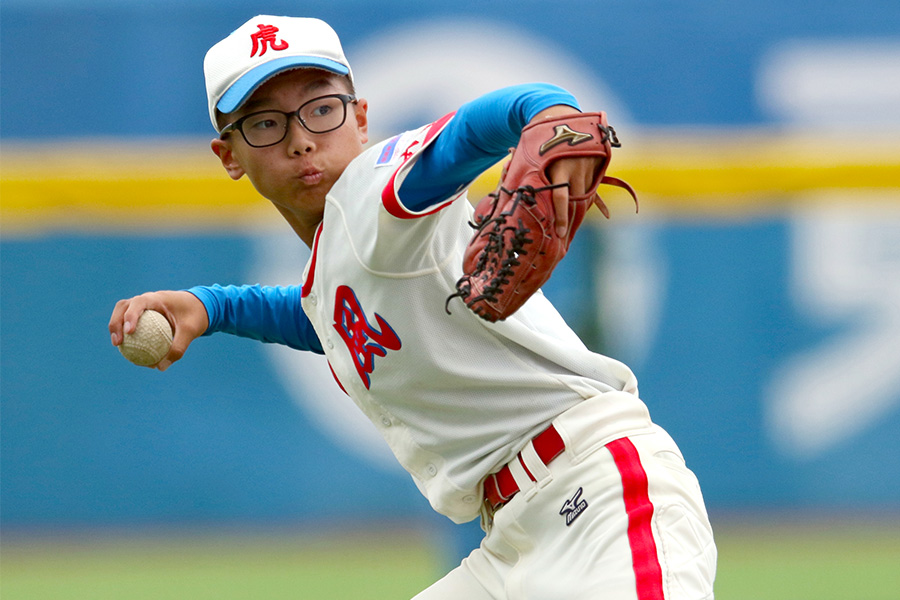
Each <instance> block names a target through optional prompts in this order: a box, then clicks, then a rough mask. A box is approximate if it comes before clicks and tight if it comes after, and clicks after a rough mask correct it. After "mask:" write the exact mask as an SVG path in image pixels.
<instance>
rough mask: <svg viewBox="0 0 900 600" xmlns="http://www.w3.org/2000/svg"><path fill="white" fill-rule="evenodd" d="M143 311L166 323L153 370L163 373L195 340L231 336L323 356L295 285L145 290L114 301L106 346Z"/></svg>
mask: <svg viewBox="0 0 900 600" xmlns="http://www.w3.org/2000/svg"><path fill="white" fill-rule="evenodd" d="M147 309H152V310H156V311H158V312H160V313H162V314H163V315H165V317H166V319H168V321H169V323H170V324H171V325H172V329H173V331H174V336H173V341H172V348H171V350H170V351H169V354H168V355H166V357H165V358H163V360H162V361H160V363H159V364H158V365H156V367H155V368H157V369H159V370H160V371H165V370H166V369H167V368H169V366H171V365H172V363H174V362H175V361H177V360H179V359H180V358H181V357H182V356H184V353H185V351H187V348H188V346H189V345H190V344H191V342H193V341H194V340H195V339H197V338H198V337H201V336H203V335H211V334H213V333H216V332H220V331H221V332H225V333H231V334H233V335H237V336H241V337H247V338H250V339H255V340H259V341H262V342H268V343H279V344H284V345H286V346H290V347H291V348H295V349H297V350H309V351H312V352H316V353H318V354H323V350H322V345H321V343H320V342H319V339H318V337H317V336H316V333H315V331H314V330H313V328H312V324H311V323H310V322H309V319H308V318H307V317H306V314H305V313H304V312H303V310H302V309H301V307H300V287H299V286H288V287H268V286H259V285H255V286H249V285H245V286H220V285H213V286H198V287H194V288H191V289H190V290H186V291H160V292H149V293H146V294H141V295H140V296H135V297H134V298H129V299H127V300H120V301H119V302H118V303H117V304H116V306H115V308H114V310H113V314H112V317H111V318H110V321H109V332H110V338H111V341H112V344H113V345H114V346H118V345H119V344H121V343H122V339H123V336H124V334H125V333H132V332H134V328H135V326H136V324H137V320H138V318H139V317H140V315H141V313H143V312H144V311H145V310H147Z"/></svg>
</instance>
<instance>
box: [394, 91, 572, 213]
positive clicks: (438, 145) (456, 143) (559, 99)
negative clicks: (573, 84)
mask: <svg viewBox="0 0 900 600" xmlns="http://www.w3.org/2000/svg"><path fill="white" fill-rule="evenodd" d="M555 105H566V106H571V107H573V108H575V109H579V106H578V101H577V100H576V99H575V97H574V96H572V94H570V93H569V92H567V91H566V90H564V89H563V88H560V87H557V86H555V85H550V84H546V83H532V84H523V85H516V86H511V87H507V88H503V89H500V90H497V91H495V92H491V93H489V94H486V95H484V96H481V97H480V98H477V99H475V100H473V101H471V102H468V103H466V104H464V105H463V106H461V107H460V108H459V110H458V111H457V112H456V115H455V116H454V117H453V119H451V120H450V122H449V123H448V124H447V126H446V127H445V128H444V130H443V131H442V132H441V133H440V135H438V137H437V138H436V139H435V140H434V141H433V142H432V143H431V145H430V146H429V147H428V148H426V149H425V150H424V151H423V152H422V156H420V157H419V160H418V161H417V162H416V164H415V165H414V166H413V167H412V169H410V172H409V175H407V177H406V179H405V180H404V181H403V184H402V186H401V189H400V196H401V198H402V200H403V205H404V206H406V207H407V208H408V209H410V210H412V211H416V212H418V211H422V210H426V209H428V208H429V207H431V206H434V205H435V204H438V203H440V202H442V201H444V200H446V199H447V198H448V197H450V196H452V195H453V194H455V193H457V192H459V191H461V190H462V189H464V188H465V187H467V186H468V185H469V184H471V183H472V181H474V180H475V179H476V178H477V177H478V176H479V175H481V173H483V172H484V171H486V170H487V169H489V168H490V167H491V166H493V165H494V164H495V163H497V162H498V161H499V160H500V159H502V158H503V157H504V156H506V155H507V153H508V152H509V149H510V148H513V147H515V146H516V144H518V142H519V136H520V135H521V134H522V129H523V128H524V127H525V126H526V125H527V124H528V122H529V121H531V119H533V118H534V116H535V115H537V114H538V113H539V112H541V111H542V110H544V109H546V108H549V107H551V106H555ZM579 110H580V109H579Z"/></svg>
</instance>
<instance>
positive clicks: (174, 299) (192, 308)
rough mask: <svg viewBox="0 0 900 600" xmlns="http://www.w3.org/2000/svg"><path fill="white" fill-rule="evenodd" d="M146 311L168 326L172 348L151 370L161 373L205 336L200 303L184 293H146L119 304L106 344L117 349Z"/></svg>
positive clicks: (203, 308)
mask: <svg viewBox="0 0 900 600" xmlns="http://www.w3.org/2000/svg"><path fill="white" fill-rule="evenodd" d="M147 309H152V310H156V311H158V312H160V313H161V314H163V315H164V316H165V317H166V319H167V320H168V321H169V324H170V325H171V326H172V330H173V339H172V346H171V348H170V349H169V352H168V354H166V356H165V357H164V358H163V359H162V360H161V361H160V362H159V363H158V364H157V365H155V366H154V367H153V368H155V369H158V370H160V371H165V370H166V369H168V368H169V367H170V366H172V363H174V362H176V361H178V360H180V359H181V358H182V357H183V356H184V354H185V352H187V348H188V346H189V345H190V344H191V342H192V341H194V340H195V339H196V338H198V337H199V336H201V335H202V334H203V333H205V332H206V329H207V327H208V326H209V317H208V316H207V314H206V308H205V307H204V305H203V303H202V302H201V301H200V300H199V299H198V298H197V297H196V296H194V295H193V294H191V293H189V292H184V291H178V292H174V291H161V292H148V293H146V294H141V295H140V296H135V297H133V298H128V299H126V300H119V301H118V302H117V303H116V306H115V307H114V308H113V312H112V316H111V317H110V320H109V333H110V341H111V342H112V344H113V346H118V345H120V344H121V343H122V340H123V339H124V336H125V334H129V333H133V332H134V329H135V327H136V326H137V322H138V319H139V318H140V316H141V314H142V313H143V312H144V311H145V310H147Z"/></svg>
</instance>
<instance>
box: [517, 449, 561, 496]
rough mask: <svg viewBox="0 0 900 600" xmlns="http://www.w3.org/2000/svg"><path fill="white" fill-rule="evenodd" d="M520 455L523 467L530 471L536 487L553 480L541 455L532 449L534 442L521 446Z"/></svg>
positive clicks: (541, 486)
mask: <svg viewBox="0 0 900 600" xmlns="http://www.w3.org/2000/svg"><path fill="white" fill-rule="evenodd" d="M519 456H521V457H522V461H523V462H524V463H525V468H526V469H528V471H529V472H530V473H531V475H532V477H534V479H535V481H536V482H537V487H538V488H543V487H544V486H546V485H547V484H548V483H550V482H551V481H553V476H552V475H551V474H550V469H549V468H547V465H545V464H544V461H542V460H541V457H540V456H538V453H537V450H535V449H534V443H533V442H528V443H527V444H525V447H524V448H522V452H521V453H520V454H519Z"/></svg>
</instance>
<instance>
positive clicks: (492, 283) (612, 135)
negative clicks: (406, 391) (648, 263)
mask: <svg viewBox="0 0 900 600" xmlns="http://www.w3.org/2000/svg"><path fill="white" fill-rule="evenodd" d="M620 145H621V144H620V143H619V140H618V138H617V137H616V132H615V130H614V129H613V128H612V127H611V126H609V124H608V123H607V122H606V114H605V113H603V112H596V113H573V114H571V115H566V116H563V117H555V118H549V119H546V120H543V121H539V122H536V123H532V124H530V125H528V126H527V127H525V129H523V130H522V136H521V137H520V138H519V144H518V146H516V148H514V149H513V150H512V156H511V158H510V159H509V162H508V163H507V164H506V167H505V168H504V169H503V173H502V174H501V176H500V185H499V186H498V187H497V189H496V190H495V191H494V192H493V193H491V194H488V195H487V196H485V197H484V198H483V199H482V200H481V201H480V202H479V203H478V205H477V206H476V207H475V216H474V222H473V223H471V225H472V226H473V227H474V228H475V230H476V231H475V235H474V236H473V237H472V240H471V241H470V242H469V246H468V248H467V249H466V252H465V255H464V258H463V276H462V277H461V278H460V279H459V281H457V283H456V289H457V291H456V293H455V294H453V295H451V296H450V297H449V298H447V305H448V310H447V312H448V313H449V303H450V301H451V300H452V299H453V298H457V297H459V298H461V299H462V300H463V302H465V304H466V306H468V307H469V308H470V309H472V311H474V312H475V314H477V315H478V316H479V317H481V318H483V319H486V320H488V321H492V322H493V321H498V320H503V319H505V318H507V317H508V316H510V315H511V314H513V313H514V312H516V310H518V309H519V307H521V306H522V305H523V304H524V303H525V301H526V300H528V298H530V297H531V296H532V294H534V293H535V292H536V291H537V290H538V289H540V287H541V286H542V285H543V284H544V282H546V281H547V279H549V278H550V274H551V273H552V272H553V269H554V268H555V267H556V265H557V264H559V261H561V260H562V258H563V257H564V256H565V255H566V252H567V251H568V249H569V244H570V243H571V241H572V238H573V236H574V235H575V231H576V230H577V229H578V227H579V225H581V222H582V220H583V219H584V215H585V213H586V212H587V210H588V209H589V208H590V206H591V204H596V205H597V206H598V207H599V209H600V211H601V212H602V213H603V215H604V216H605V217H606V218H607V219H608V218H609V209H608V208H607V207H606V205H605V204H604V203H603V200H601V199H600V197H599V196H598V195H597V194H596V190H597V187H598V186H599V185H600V184H601V183H605V184H611V185H616V186H619V187H622V188H624V189H626V190H627V191H628V192H629V193H630V194H631V196H632V197H633V198H634V201H635V207H637V195H636V194H635V192H634V190H633V189H632V188H631V186H630V185H628V184H627V183H625V182H624V181H622V180H621V179H616V178H615V177H608V176H607V175H606V169H607V167H608V166H609V159H610V155H611V153H612V149H613V148H618V147H619V146H620ZM585 156H588V157H595V158H597V159H598V167H597V170H596V171H595V175H594V179H593V183H592V184H591V185H590V186H589V187H588V188H587V193H585V194H584V195H572V194H570V195H569V205H568V222H569V228H568V231H567V233H566V235H565V236H562V237H561V236H560V235H558V234H557V231H556V212H555V209H554V205H553V198H552V194H553V192H552V190H553V188H556V187H560V186H568V185H569V184H568V183H562V184H556V185H554V184H552V183H551V182H550V180H549V179H548V169H549V168H550V165H551V164H552V163H553V162H555V161H557V160H559V159H561V158H568V157H585Z"/></svg>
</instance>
